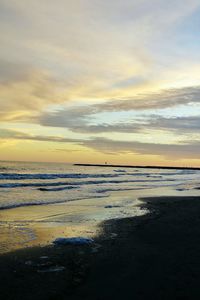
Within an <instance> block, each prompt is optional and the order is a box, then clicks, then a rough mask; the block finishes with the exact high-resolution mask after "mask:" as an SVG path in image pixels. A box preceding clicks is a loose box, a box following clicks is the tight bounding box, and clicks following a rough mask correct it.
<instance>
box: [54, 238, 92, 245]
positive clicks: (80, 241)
mask: <svg viewBox="0 0 200 300" xmlns="http://www.w3.org/2000/svg"><path fill="white" fill-rule="evenodd" d="M53 243H54V244H55V245H88V244H92V243H94V240H93V239H91V238H85V237H71V238H57V239H55V240H54V241H53Z"/></svg>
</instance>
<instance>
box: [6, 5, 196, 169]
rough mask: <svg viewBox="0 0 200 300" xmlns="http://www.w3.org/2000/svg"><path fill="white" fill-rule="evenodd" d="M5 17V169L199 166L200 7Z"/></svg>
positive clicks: (98, 8)
mask: <svg viewBox="0 0 200 300" xmlns="http://www.w3.org/2000/svg"><path fill="white" fill-rule="evenodd" d="M0 8H1V14H2V15H3V18H1V21H0V22H1V27H0V30H1V52H0V105H1V110H0V121H1V123H0V160H16V161H44V162H46V161H49V162H66V163H76V162H79V163H104V162H105V161H106V162H108V163H111V164H117V163H119V164H132V165H172V166H174V165H177V166H200V154H199V149H200V122H199V118H200V87H199V82H200V57H199V53H200V42H199V40H197V39H196V33H197V32H198V30H199V25H200V22H199V15H200V4H199V1H197V0H191V1H190V2H188V1H186V0H182V1H180V0H175V1H172V2H169V1H164V0H159V1H157V0H153V1H147V0H144V1H139V0H124V1H120V0H117V1H116V0H115V1H114V0H111V1H100V0H95V1H91V0H73V1H72V0H67V1H65V0H60V1H59V2H56V1H53V0H44V1H33V0H28V1H27V0H26V1H25V0H21V1H14V0H10V1H5V0H2V1H1V3H0Z"/></svg>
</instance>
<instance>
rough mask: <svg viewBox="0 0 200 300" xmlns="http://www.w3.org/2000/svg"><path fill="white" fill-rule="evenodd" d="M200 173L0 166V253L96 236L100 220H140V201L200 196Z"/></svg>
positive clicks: (20, 164) (47, 165) (142, 210)
mask: <svg viewBox="0 0 200 300" xmlns="http://www.w3.org/2000/svg"><path fill="white" fill-rule="evenodd" d="M199 187H200V171H197V170H167V169H165V170H163V169H140V168H138V169H137V168H111V167H105V168H101V167H80V166H73V165H69V164H53V163H26V162H0V254H1V253H5V252H9V251H14V250H16V249H20V248H24V247H31V246H38V245H47V244H51V243H52V241H53V240H54V239H56V238H58V237H72V236H87V237H88V236H94V235H96V234H97V232H98V228H100V226H99V224H100V222H101V221H105V220H108V219H114V218H126V217H132V216H141V215H144V214H146V213H148V211H147V210H146V209H145V208H144V207H141V206H140V204H141V200H140V198H141V197H149V196H187V195H189V196H196V195H198V196H200V189H198V188H199Z"/></svg>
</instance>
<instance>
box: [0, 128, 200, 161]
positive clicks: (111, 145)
mask: <svg viewBox="0 0 200 300" xmlns="http://www.w3.org/2000/svg"><path fill="white" fill-rule="evenodd" d="M0 139H1V140H4V139H6V140H9V139H16V140H32V141H39V142H53V143H56V144H57V143H70V144H71V143H73V144H76V145H78V146H83V147H86V148H89V149H93V150H95V151H98V152H102V153H105V154H110V155H118V154H123V153H133V154H138V155H159V156H162V157H166V158H169V159H177V160H179V159H185V158H189V159H199V158H200V153H199V147H200V141H195V140H194V141H193V140H191V141H187V142H184V143H180V144H170V145H169V144H159V143H141V142H135V141H117V140H112V139H107V138H90V139H72V138H66V137H58V136H42V135H29V134H26V133H22V132H18V131H14V130H7V129H4V130H1V132H0ZM62 151H63V150H62Z"/></svg>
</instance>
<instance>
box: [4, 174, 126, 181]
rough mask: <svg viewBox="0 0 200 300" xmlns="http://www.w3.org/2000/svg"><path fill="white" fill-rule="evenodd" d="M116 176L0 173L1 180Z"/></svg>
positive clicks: (106, 175)
mask: <svg viewBox="0 0 200 300" xmlns="http://www.w3.org/2000/svg"><path fill="white" fill-rule="evenodd" d="M118 176H120V175H118V174H82V173H79V174H78V173H71V174H69V173H66V174H51V173H50V174H42V173H41V174H20V173H0V179H1V180H25V179H44V180H46V179H57V178H77V179H78V178H111V177H118Z"/></svg>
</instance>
